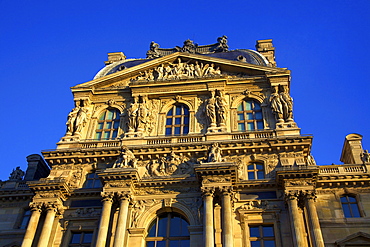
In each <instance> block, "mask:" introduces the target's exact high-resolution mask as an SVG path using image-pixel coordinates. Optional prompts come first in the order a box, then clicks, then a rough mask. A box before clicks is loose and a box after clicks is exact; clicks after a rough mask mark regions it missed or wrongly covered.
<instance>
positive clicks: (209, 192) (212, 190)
mask: <svg viewBox="0 0 370 247" xmlns="http://www.w3.org/2000/svg"><path fill="white" fill-rule="evenodd" d="M201 191H202V196H203V197H206V196H213V194H214V193H215V188H213V187H202V188H201Z"/></svg>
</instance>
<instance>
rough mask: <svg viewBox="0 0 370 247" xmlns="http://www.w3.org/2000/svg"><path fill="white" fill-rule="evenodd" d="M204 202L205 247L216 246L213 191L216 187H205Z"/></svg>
mask: <svg viewBox="0 0 370 247" xmlns="http://www.w3.org/2000/svg"><path fill="white" fill-rule="evenodd" d="M202 190H203V203H204V223H203V229H204V230H203V234H204V247H214V245H215V239H214V236H215V233H214V226H213V193H214V189H210V188H203V189H202Z"/></svg>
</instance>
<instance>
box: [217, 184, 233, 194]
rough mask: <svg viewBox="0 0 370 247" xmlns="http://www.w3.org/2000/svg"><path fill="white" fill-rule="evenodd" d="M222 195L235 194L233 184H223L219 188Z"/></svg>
mask: <svg viewBox="0 0 370 247" xmlns="http://www.w3.org/2000/svg"><path fill="white" fill-rule="evenodd" d="M219 190H220V192H221V194H222V195H232V194H233V188H232V187H231V186H223V187H221V188H219Z"/></svg>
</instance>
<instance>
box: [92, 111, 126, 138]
mask: <svg viewBox="0 0 370 247" xmlns="http://www.w3.org/2000/svg"><path fill="white" fill-rule="evenodd" d="M119 121H120V112H119V111H118V110H117V109H107V110H105V111H104V112H103V113H101V114H100V116H99V119H98V126H97V128H96V132H95V139H96V140H112V139H115V138H117V135H118V127H119Z"/></svg>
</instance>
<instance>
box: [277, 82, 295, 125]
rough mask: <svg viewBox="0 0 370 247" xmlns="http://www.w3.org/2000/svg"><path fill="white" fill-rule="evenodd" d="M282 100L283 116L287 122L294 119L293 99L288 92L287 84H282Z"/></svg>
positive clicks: (280, 94)
mask: <svg viewBox="0 0 370 247" xmlns="http://www.w3.org/2000/svg"><path fill="white" fill-rule="evenodd" d="M279 96H280V100H281V104H282V108H283V118H284V120H285V122H292V121H293V99H292V97H290V95H289V93H288V88H287V87H286V86H281V89H280V93H279Z"/></svg>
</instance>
